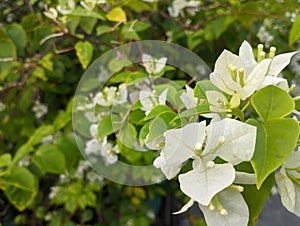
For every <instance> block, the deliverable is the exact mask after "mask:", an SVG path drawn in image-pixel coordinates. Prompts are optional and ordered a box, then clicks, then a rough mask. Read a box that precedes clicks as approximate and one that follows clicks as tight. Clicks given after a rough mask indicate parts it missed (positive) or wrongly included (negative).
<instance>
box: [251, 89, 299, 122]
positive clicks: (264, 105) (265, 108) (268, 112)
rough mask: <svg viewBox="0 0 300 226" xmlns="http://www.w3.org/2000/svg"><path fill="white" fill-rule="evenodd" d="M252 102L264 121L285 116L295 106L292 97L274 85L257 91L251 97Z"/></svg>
mask: <svg viewBox="0 0 300 226" xmlns="http://www.w3.org/2000/svg"><path fill="white" fill-rule="evenodd" d="M251 104H252V106H253V107H254V109H255V111H256V112H257V114H258V115H259V116H260V117H261V118H262V119H263V120H264V121H268V120H271V119H275V118H282V117H285V116H287V115H288V114H289V113H291V112H292V111H293V110H294V108H295V102H294V100H293V99H292V97H291V96H290V95H289V94H288V93H286V92H285V91H283V90H282V89H280V88H278V87H276V86H272V85H270V86H267V87H265V88H263V89H261V90H259V91H257V93H255V94H254V95H253V96H252V98H251Z"/></svg>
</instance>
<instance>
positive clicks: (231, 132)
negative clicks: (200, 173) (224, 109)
mask: <svg viewBox="0 0 300 226" xmlns="http://www.w3.org/2000/svg"><path fill="white" fill-rule="evenodd" d="M220 137H225V143H224V144H223V145H221V146H220V147H219V148H218V151H217V152H216V153H212V154H211V156H209V155H207V154H208V153H210V152H212V151H213V150H214V148H215V147H216V145H217V143H218V142H219V139H220ZM255 143H256V127H255V126H252V125H249V124H246V123H243V122H240V121H237V120H234V119H228V118H226V119H223V120H221V121H218V122H215V123H213V124H210V125H209V126H208V127H207V141H206V147H205V149H204V151H203V153H202V155H207V157H206V158H207V160H211V159H214V157H215V155H218V156H220V157H221V158H222V159H224V160H225V161H228V162H230V163H232V164H233V165H237V164H239V163H241V162H244V161H250V159H251V158H252V156H253V154H254V150H255Z"/></svg>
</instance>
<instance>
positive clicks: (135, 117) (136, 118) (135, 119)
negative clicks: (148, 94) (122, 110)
mask: <svg viewBox="0 0 300 226" xmlns="http://www.w3.org/2000/svg"><path fill="white" fill-rule="evenodd" d="M144 117H145V112H144V111H142V110H140V109H137V110H134V111H131V112H130V115H129V121H130V122H132V123H134V124H141V123H143V119H144Z"/></svg>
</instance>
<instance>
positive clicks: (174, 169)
mask: <svg viewBox="0 0 300 226" xmlns="http://www.w3.org/2000/svg"><path fill="white" fill-rule="evenodd" d="M153 165H154V166H155V167H156V168H160V169H161V171H162V172H163V174H164V175H165V176H166V178H167V179H168V180H171V179H172V178H174V177H175V176H176V175H177V174H178V173H179V172H180V170H181V166H182V164H173V165H168V164H167V162H166V160H165V158H164V157H163V156H158V157H157V158H156V159H155V160H154V162H153Z"/></svg>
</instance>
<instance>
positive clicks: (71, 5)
mask: <svg viewBox="0 0 300 226" xmlns="http://www.w3.org/2000/svg"><path fill="white" fill-rule="evenodd" d="M75 6H76V5H75V2H74V0H68V1H59V5H58V6H57V7H56V9H57V11H58V12H60V13H61V14H63V15H68V14H70V13H71V12H73V10H74V9H75Z"/></svg>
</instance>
